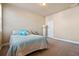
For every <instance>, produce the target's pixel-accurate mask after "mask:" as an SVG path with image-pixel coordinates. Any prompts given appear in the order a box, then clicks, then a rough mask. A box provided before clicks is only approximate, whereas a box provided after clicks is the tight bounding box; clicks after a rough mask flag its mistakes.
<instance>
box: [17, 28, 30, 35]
mask: <svg viewBox="0 0 79 59" xmlns="http://www.w3.org/2000/svg"><path fill="white" fill-rule="evenodd" d="M18 34H19V35H28V34H29V31H28V30H26V29H20V30H19V32H18Z"/></svg>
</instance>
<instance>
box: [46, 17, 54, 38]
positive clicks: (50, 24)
mask: <svg viewBox="0 0 79 59" xmlns="http://www.w3.org/2000/svg"><path fill="white" fill-rule="evenodd" d="M46 24H47V25H48V37H51V38H53V37H54V24H53V19H52V16H48V17H46Z"/></svg>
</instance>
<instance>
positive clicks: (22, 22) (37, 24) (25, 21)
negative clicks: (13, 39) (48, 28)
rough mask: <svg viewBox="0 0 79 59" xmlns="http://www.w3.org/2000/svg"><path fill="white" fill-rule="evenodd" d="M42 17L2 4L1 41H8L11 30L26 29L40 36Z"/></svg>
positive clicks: (43, 22) (43, 21)
mask: <svg viewBox="0 0 79 59" xmlns="http://www.w3.org/2000/svg"><path fill="white" fill-rule="evenodd" d="M43 24H45V19H44V17H43V16H41V15H38V14H35V13H33V12H30V11H27V9H22V8H19V7H16V6H13V5H10V4H9V5H8V4H3V39H4V40H3V41H4V42H6V41H8V40H9V37H10V34H11V31H12V30H16V29H19V28H26V29H29V30H32V31H37V32H38V33H39V34H42V25H43Z"/></svg>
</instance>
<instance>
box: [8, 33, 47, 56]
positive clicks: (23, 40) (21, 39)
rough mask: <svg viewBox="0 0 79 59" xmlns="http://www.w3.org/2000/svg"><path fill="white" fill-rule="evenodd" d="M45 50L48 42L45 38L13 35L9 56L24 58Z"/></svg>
mask: <svg viewBox="0 0 79 59" xmlns="http://www.w3.org/2000/svg"><path fill="white" fill-rule="evenodd" d="M44 48H47V41H46V39H45V38H44V37H43V36H39V35H33V34H31V35H27V36H20V35H12V36H11V38H10V47H9V50H8V53H7V55H9V56H16V55H17V56H18V55H19V56H20V55H21V56H24V55H27V54H29V53H31V52H33V51H36V50H39V49H44Z"/></svg>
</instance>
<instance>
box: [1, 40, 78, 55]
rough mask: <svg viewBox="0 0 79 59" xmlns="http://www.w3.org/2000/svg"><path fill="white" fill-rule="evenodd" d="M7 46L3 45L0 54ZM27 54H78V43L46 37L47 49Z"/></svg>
mask: <svg viewBox="0 0 79 59" xmlns="http://www.w3.org/2000/svg"><path fill="white" fill-rule="evenodd" d="M7 50H8V46H4V47H3V48H2V50H1V51H0V55H3V56H5V55H6V53H7ZM27 56H79V45H77V44H72V43H68V42H64V41H60V40H55V39H48V49H44V50H39V51H35V52H33V53H30V54H28V55H27Z"/></svg>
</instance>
